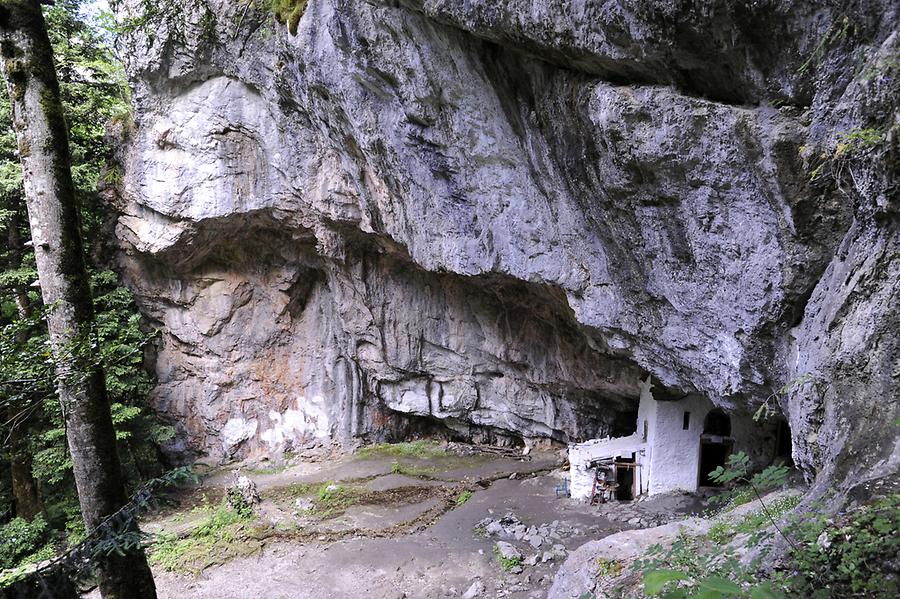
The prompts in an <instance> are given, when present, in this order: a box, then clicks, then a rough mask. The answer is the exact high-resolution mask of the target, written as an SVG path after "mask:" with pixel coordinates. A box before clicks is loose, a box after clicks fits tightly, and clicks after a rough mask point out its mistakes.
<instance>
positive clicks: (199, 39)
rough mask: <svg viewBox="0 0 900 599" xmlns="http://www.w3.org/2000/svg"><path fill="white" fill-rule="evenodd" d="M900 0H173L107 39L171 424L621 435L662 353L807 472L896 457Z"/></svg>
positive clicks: (133, 265)
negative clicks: (770, 411)
mask: <svg viewBox="0 0 900 599" xmlns="http://www.w3.org/2000/svg"><path fill="white" fill-rule="evenodd" d="M164 4H165V3H164ZM739 5H740V6H739ZM139 6H140V3H138V2H133V3H131V5H130V6H129V5H128V3H123V4H122V5H121V6H119V7H118V11H119V14H120V15H127V14H129V13H131V14H134V11H139V10H140V9H139ZM896 10H897V7H896V4H895V3H892V2H878V1H875V0H872V1H860V2H851V1H846V2H832V3H826V4H825V5H822V4H821V3H812V2H800V1H797V2H790V1H788V2H785V1H781V0H779V1H775V0H772V1H766V0H763V1H760V2H751V3H745V4H742V3H734V2H730V1H726V0H720V1H711V2H697V3H694V2H669V1H662V0H647V1H643V2H631V1H627V2H626V1H625V0H605V1H603V0H471V1H467V2H460V1H458V0H399V1H397V0H369V1H361V0H310V1H309V3H308V6H307V8H306V11H305V13H304V15H303V17H302V19H301V21H300V23H299V27H298V31H297V34H296V35H291V34H290V33H289V32H288V30H287V28H286V27H285V26H283V25H280V24H277V23H274V22H273V21H272V20H271V17H270V15H268V14H266V13H264V12H260V11H257V10H256V9H255V8H254V7H253V6H252V5H250V6H248V5H247V4H245V3H240V2H230V1H224V0H222V1H220V0H209V1H207V2H198V1H192V2H186V3H179V4H177V5H173V6H172V7H169V8H165V9H164V10H162V15H163V17H164V18H163V19H161V20H159V21H154V20H153V19H151V20H150V22H149V23H148V24H145V25H143V26H142V27H141V28H140V29H139V30H138V31H136V32H135V33H132V34H131V35H128V36H126V37H124V38H123V39H122V40H120V50H121V53H122V55H123V57H124V58H125V60H126V62H127V66H128V72H129V76H130V78H131V81H132V83H133V85H134V87H135V101H136V115H135V127H134V128H133V131H132V132H131V135H130V137H129V139H128V141H127V145H126V147H125V148H124V149H123V156H122V162H123V166H124V169H125V182H124V184H123V185H122V186H121V190H120V194H119V196H118V199H117V203H116V209H117V211H118V218H117V220H116V223H115V236H116V239H117V243H118V247H119V252H118V264H119V266H120V268H121V271H122V273H123V275H124V277H125V280H126V282H127V283H128V284H129V285H130V286H131V287H132V288H133V289H134V290H135V292H136V293H137V295H138V297H139V300H140V304H141V308H142V310H143V311H144V313H145V314H146V316H147V317H148V318H149V319H150V320H151V321H153V322H154V323H156V324H158V325H161V326H162V327H163V331H164V332H163V334H162V337H161V339H160V342H159V346H158V348H157V349H158V351H157V356H156V370H157V374H158V377H159V385H158V387H157V389H156V391H155V401H156V403H157V406H158V407H159V409H160V410H161V411H162V412H163V413H165V414H166V415H168V416H169V417H170V418H172V419H173V421H175V422H176V423H178V425H179V427H180V433H181V434H180V436H179V439H180V445H179V446H177V447H173V448H172V449H173V450H183V451H193V452H195V453H208V454H210V455H213V456H228V455H234V454H246V453H261V452H268V453H277V452H280V451H284V450H285V449H287V448H291V447H299V446H303V445H307V444H310V443H323V442H332V441H336V442H339V443H342V444H345V445H350V444H352V443H354V442H355V440H356V439H358V438H360V437H366V438H392V437H394V438H396V437H400V436H403V435H404V434H405V433H406V432H407V431H409V430H410V429H411V428H414V427H423V426H432V425H433V423H436V422H440V423H442V424H443V425H446V426H448V427H450V428H451V429H453V430H454V431H456V433H457V434H461V435H468V436H472V435H475V436H479V435H480V436H488V437H499V438H503V437H514V436H524V437H553V438H556V439H559V440H570V439H578V438H587V437H592V436H599V435H602V434H607V433H611V432H612V433H618V432H631V431H627V430H625V429H627V427H628V426H629V424H630V423H632V422H633V418H634V411H635V410H636V407H637V398H638V396H639V382H640V380H641V379H643V378H645V377H646V376H647V375H648V374H649V375H652V377H653V383H654V393H655V395H656V396H657V397H662V398H666V397H669V398H674V397H681V396H684V395H687V394H699V395H704V396H707V397H709V398H710V399H711V400H712V401H713V402H715V403H717V404H719V405H723V406H726V407H729V408H731V409H736V410H744V411H746V410H754V409H755V408H756V407H758V406H759V405H760V403H761V402H764V401H766V400H767V398H770V399H769V402H770V404H771V405H772V406H773V407H776V403H777V404H779V405H780V409H782V410H783V411H784V413H785V415H786V416H787V417H788V419H789V422H790V424H791V426H792V429H793V433H794V449H795V454H796V455H795V457H796V459H797V460H798V462H799V463H800V464H801V465H802V466H803V467H804V468H805V469H806V471H807V472H808V473H809V474H810V475H813V474H815V473H823V474H825V475H827V476H828V477H829V478H830V477H835V476H836V477H838V478H844V477H846V476H847V475H848V474H851V473H852V474H855V475H858V476H862V477H863V478H866V477H873V476H879V475H883V474H885V473H888V472H893V471H895V470H896V467H897V464H898V462H900V453H898V443H897V437H898V434H897V433H898V431H900V428H898V427H897V426H896V424H895V422H896V419H897V418H898V416H900V405H898V395H900V347H898V336H900V335H898V331H900V259H898V249H900V225H898V218H900V199H898V195H900V193H898V188H897V182H896V171H897V156H898V142H900V139H898V135H900V126H898V116H897V102H898V95H900V83H898V82H900V58H898V48H900V35H898V33H897V31H896V29H897V23H898V14H897V12H896ZM151 32H152V33H151ZM786 383H790V384H789V385H788V387H787V388H786V390H784V391H783V392H781V393H777V391H778V390H779V389H781V388H782V386H783V385H785V384H786ZM773 394H775V396H774V398H773V397H772V396H773ZM855 480H856V479H855Z"/></svg>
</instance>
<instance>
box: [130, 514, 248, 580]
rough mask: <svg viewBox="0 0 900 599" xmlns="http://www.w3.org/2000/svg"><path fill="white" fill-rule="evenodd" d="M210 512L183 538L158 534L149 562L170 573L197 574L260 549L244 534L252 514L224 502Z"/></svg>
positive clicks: (168, 534) (151, 547) (151, 549)
mask: <svg viewBox="0 0 900 599" xmlns="http://www.w3.org/2000/svg"><path fill="white" fill-rule="evenodd" d="M197 509H204V508H195V510H197ZM207 509H208V508H207ZM209 512H210V513H209V515H208V516H207V517H206V518H204V519H203V520H202V521H201V522H200V523H199V524H198V525H197V526H196V527H195V528H194V529H192V530H191V532H190V533H188V535H187V536H186V537H183V538H181V537H178V536H177V535H174V534H172V533H165V532H163V533H160V534H158V535H157V536H156V540H155V541H154V542H153V544H152V545H151V546H150V552H149V555H148V560H149V562H150V563H151V564H152V565H158V566H161V567H162V568H163V569H165V570H168V571H170V572H192V573H194V574H199V573H200V571H202V570H203V569H205V568H207V567H209V566H211V565H213V564H217V563H222V562H224V561H226V560H228V559H231V558H233V557H238V556H242V555H249V554H251V553H253V552H255V551H256V550H258V549H259V543H258V540H257V539H253V538H250V537H249V535H246V534H244V533H245V532H246V529H247V527H248V524H250V523H251V522H252V521H253V520H254V517H253V515H252V514H249V513H246V512H237V511H233V510H231V509H229V508H228V506H227V504H226V503H225V502H224V501H223V502H222V503H220V504H219V505H218V506H216V507H215V508H212V509H210V510H209Z"/></svg>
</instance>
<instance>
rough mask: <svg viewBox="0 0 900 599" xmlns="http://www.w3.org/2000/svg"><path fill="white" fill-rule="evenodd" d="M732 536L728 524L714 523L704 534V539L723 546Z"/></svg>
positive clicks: (732, 531) (732, 533)
mask: <svg viewBox="0 0 900 599" xmlns="http://www.w3.org/2000/svg"><path fill="white" fill-rule="evenodd" d="M733 536H734V530H732V528H731V525H730V524H729V523H728V522H716V523H715V524H713V525H712V527H711V528H710V529H709V531H708V532H707V533H706V538H707V539H709V540H710V541H712V542H713V543H715V544H716V545H724V544H725V543H727V542H728V541H730V540H731V537H733Z"/></svg>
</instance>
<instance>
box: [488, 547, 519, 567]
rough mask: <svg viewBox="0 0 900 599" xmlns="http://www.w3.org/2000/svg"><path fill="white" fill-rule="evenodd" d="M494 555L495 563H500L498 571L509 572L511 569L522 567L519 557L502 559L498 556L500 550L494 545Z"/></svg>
mask: <svg viewBox="0 0 900 599" xmlns="http://www.w3.org/2000/svg"><path fill="white" fill-rule="evenodd" d="M494 555H495V556H496V557H497V561H498V562H500V569H501V570H503V571H504V572H509V571H510V570H512V569H513V568H516V567H520V566H521V565H522V558H521V557H503V556H502V555H500V548H499V547H497V546H496V545H494Z"/></svg>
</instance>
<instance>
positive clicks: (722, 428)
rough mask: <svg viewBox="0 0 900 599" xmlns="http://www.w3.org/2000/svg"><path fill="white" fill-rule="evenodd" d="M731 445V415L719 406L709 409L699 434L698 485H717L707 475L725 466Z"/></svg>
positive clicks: (732, 443) (732, 441) (732, 442)
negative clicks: (701, 431)
mask: <svg viewBox="0 0 900 599" xmlns="http://www.w3.org/2000/svg"><path fill="white" fill-rule="evenodd" d="M733 445H734V440H733V439H732V438H731V417H730V416H729V415H728V414H726V413H725V411H724V410H721V409H719V408H716V409H714V410H710V412H709V413H708V414H707V415H706V419H705V420H704V421H703V434H702V435H700V480H699V483H700V486H702V487H717V486H719V485H718V483H716V482H715V481H713V480H711V479H710V478H709V475H710V473H712V471H713V470H715V469H716V468H718V467H719V466H725V461H726V460H727V459H728V456H729V455H730V454H731V448H732V446H733Z"/></svg>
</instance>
